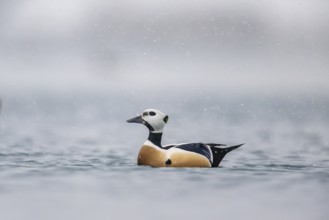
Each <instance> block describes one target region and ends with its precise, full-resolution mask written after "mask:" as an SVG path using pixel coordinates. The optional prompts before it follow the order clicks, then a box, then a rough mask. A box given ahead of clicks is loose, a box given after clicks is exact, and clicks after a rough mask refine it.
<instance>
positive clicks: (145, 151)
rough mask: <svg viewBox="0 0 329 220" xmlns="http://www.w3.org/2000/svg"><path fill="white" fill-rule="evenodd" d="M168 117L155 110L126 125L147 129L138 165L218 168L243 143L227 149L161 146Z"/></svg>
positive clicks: (206, 145) (200, 145)
mask: <svg viewBox="0 0 329 220" xmlns="http://www.w3.org/2000/svg"><path fill="white" fill-rule="evenodd" d="M168 118H169V117H168V115H166V114H164V113H162V112H161V111H159V110H156V109H146V110H144V111H143V113H142V114H141V115H139V116H137V117H135V118H132V119H129V120H127V122H129V123H140V124H144V125H145V126H146V127H147V128H148V129H149V137H148V140H147V141H146V142H145V143H144V144H143V145H142V148H141V149H140V151H139V154H138V165H147V166H152V167H218V166H219V163H220V162H221V160H222V159H223V158H224V156H225V155H226V154H227V153H228V152H230V151H232V150H234V149H236V148H238V147H240V146H241V145H243V144H239V145H235V146H231V147H226V148H221V147H220V146H226V145H223V144H214V143H188V144H171V145H166V146H162V145H161V138H162V131H163V128H164V126H165V124H166V123H167V122H168Z"/></svg>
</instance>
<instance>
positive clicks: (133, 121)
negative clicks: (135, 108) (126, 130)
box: [127, 115, 144, 124]
mask: <svg viewBox="0 0 329 220" xmlns="http://www.w3.org/2000/svg"><path fill="white" fill-rule="evenodd" d="M127 122H128V123H139V124H143V122H144V120H143V118H142V116H141V115H139V116H137V117H135V118H131V119H129V120H127Z"/></svg>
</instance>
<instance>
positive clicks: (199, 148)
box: [174, 143, 212, 163]
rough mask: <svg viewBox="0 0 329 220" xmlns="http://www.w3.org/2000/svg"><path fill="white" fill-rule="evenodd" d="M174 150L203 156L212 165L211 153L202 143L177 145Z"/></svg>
mask: <svg viewBox="0 0 329 220" xmlns="http://www.w3.org/2000/svg"><path fill="white" fill-rule="evenodd" d="M174 147H175V148H178V149H182V150H186V151H190V152H194V153H197V154H201V155H202V156H205V157H206V158H207V159H208V160H209V161H210V162H211V163H212V152H211V149H210V148H209V147H208V146H207V145H205V144H203V143H188V144H179V145H176V146H174Z"/></svg>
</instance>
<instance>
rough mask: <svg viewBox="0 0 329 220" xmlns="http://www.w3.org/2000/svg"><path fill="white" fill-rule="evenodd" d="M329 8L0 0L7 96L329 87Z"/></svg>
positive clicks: (322, 4)
mask: <svg viewBox="0 0 329 220" xmlns="http://www.w3.org/2000/svg"><path fill="white" fill-rule="evenodd" d="M328 8H329V3H328V1H325V0H317V1H301V0H291V1H288V2H287V1H242V0H238V1H214V0H206V1H148V0H142V1H125V0H123V1H105V0H100V1H91V0H90V1H89V0H84V1H78V0H69V1H67V0H59V1H55V2H49V1H43V0H33V1H9V0H7V1H6V0H2V1H0V68H1V69H0V92H2V93H4V92H6V91H19V90H22V89H28V90H30V89H37V90H40V89H41V90H55V91H57V90H63V89H64V90H67V89H69V90H72V89H73V90H74V89H84V90H85V89H87V90H89V89H98V90H100V89H108V88H122V89H123V90H126V91H127V90H129V91H135V90H140V89H149V90H166V89H168V88H169V87H170V88H171V90H173V89H178V90H179V89H182V88H184V89H189V90H193V89H195V88H202V89H206V90H213V91H218V92H220V91H221V90H224V89H226V90H229V91H232V92H240V91H241V92H244V91H248V92H264V91H268V90H269V91H271V92H282V91H299V92H306V93H308V92H313V93H314V92H319V91H321V92H322V91H323V90H324V91H325V92H327V90H328V86H327V85H328V83H327V82H328V78H329V77H328V73H329V62H328V57H329V25H328V24H329V13H328Z"/></svg>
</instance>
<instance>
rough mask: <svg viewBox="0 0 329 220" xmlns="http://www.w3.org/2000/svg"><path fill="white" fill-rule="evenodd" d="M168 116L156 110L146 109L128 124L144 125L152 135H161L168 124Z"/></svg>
mask: <svg viewBox="0 0 329 220" xmlns="http://www.w3.org/2000/svg"><path fill="white" fill-rule="evenodd" d="M168 118H169V117H168V115H166V114H164V113H163V112H161V111H159V110H156V109H145V110H144V111H143V113H142V114H141V115H139V116H137V117H135V118H132V119H129V120H127V122H128V123H140V124H144V125H145V126H146V127H147V128H148V129H149V130H150V132H152V133H161V132H162V131H163V128H164V126H165V124H166V123H167V122H168Z"/></svg>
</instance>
